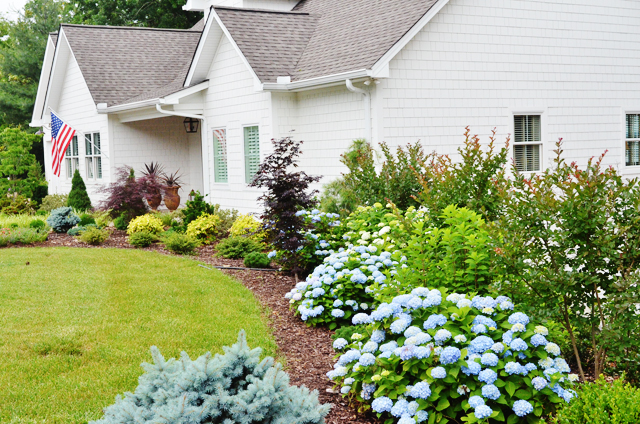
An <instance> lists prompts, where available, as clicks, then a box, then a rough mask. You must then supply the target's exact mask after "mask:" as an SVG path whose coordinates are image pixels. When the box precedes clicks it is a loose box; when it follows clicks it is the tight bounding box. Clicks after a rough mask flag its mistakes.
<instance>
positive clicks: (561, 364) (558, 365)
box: [553, 358, 571, 374]
mask: <svg viewBox="0 0 640 424" xmlns="http://www.w3.org/2000/svg"><path fill="white" fill-rule="evenodd" d="M553 367H554V368H555V369H557V370H558V371H560V372H562V373H565V374H566V373H569V372H571V368H569V364H567V361H565V360H564V359H562V358H556V360H555V361H554V364H553Z"/></svg>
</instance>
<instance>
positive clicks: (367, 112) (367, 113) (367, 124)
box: [346, 79, 372, 143]
mask: <svg viewBox="0 0 640 424" xmlns="http://www.w3.org/2000/svg"><path fill="white" fill-rule="evenodd" d="M346 83H347V89H348V90H349V91H351V92H354V93H360V94H362V95H363V96H364V99H363V100H364V130H365V138H366V140H367V142H369V143H371V142H372V140H371V138H372V135H371V134H372V128H371V94H370V93H369V92H368V91H367V90H363V89H362V88H358V87H355V86H354V85H353V83H352V82H351V80H350V79H347V80H346Z"/></svg>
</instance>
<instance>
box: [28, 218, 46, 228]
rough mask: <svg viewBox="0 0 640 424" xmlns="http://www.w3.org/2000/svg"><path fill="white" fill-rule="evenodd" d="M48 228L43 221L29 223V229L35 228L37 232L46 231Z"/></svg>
mask: <svg viewBox="0 0 640 424" xmlns="http://www.w3.org/2000/svg"><path fill="white" fill-rule="evenodd" d="M46 227H47V224H46V223H45V222H44V221H43V220H41V219H34V220H32V221H31V222H29V228H34V229H36V230H44V229H45V228H46Z"/></svg>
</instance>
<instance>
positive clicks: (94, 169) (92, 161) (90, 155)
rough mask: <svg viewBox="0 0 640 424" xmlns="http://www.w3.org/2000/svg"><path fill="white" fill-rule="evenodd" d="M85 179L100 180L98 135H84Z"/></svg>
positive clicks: (100, 161) (100, 167)
mask: <svg viewBox="0 0 640 424" xmlns="http://www.w3.org/2000/svg"><path fill="white" fill-rule="evenodd" d="M84 146H85V154H86V165H87V178H91V179H100V178H102V156H101V154H102V152H101V151H100V133H91V134H85V135H84Z"/></svg>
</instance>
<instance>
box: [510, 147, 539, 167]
mask: <svg viewBox="0 0 640 424" xmlns="http://www.w3.org/2000/svg"><path fill="white" fill-rule="evenodd" d="M514 153H515V155H514V156H515V158H514V159H515V163H516V169H517V170H518V171H520V172H531V171H539V170H540V145H539V144H529V145H524V146H514Z"/></svg>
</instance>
